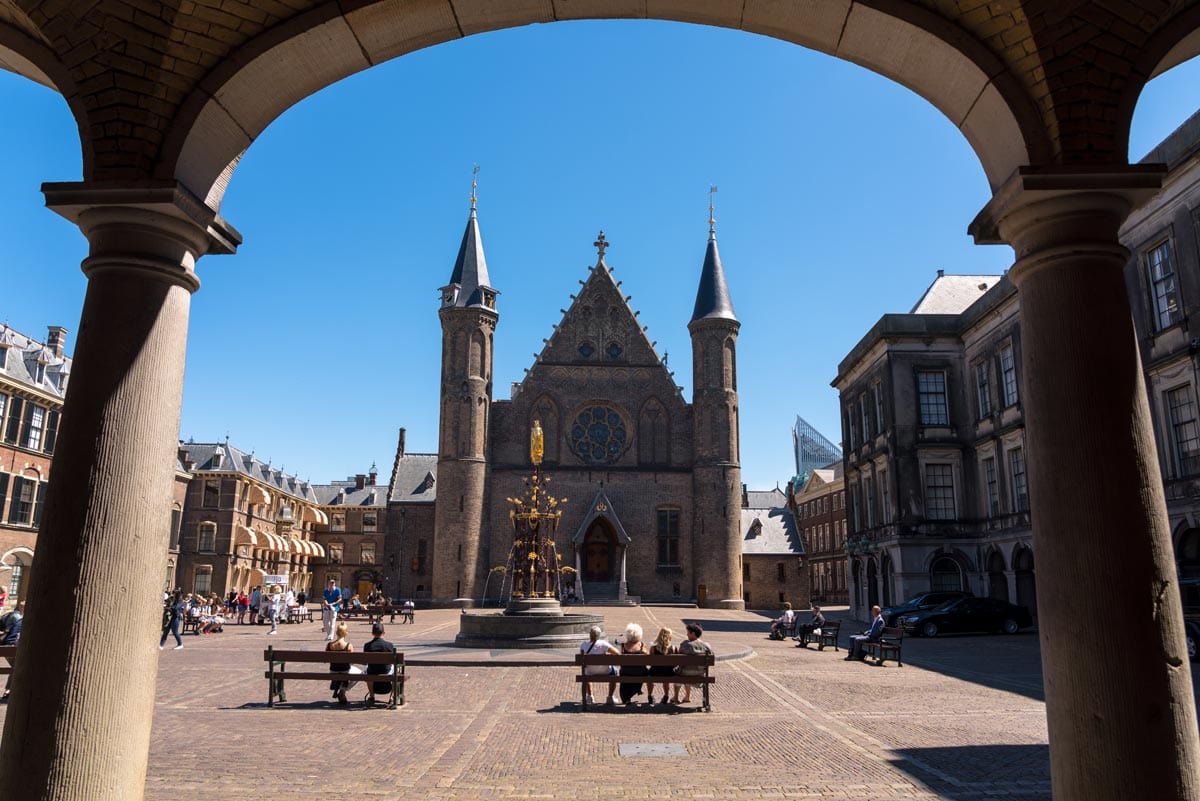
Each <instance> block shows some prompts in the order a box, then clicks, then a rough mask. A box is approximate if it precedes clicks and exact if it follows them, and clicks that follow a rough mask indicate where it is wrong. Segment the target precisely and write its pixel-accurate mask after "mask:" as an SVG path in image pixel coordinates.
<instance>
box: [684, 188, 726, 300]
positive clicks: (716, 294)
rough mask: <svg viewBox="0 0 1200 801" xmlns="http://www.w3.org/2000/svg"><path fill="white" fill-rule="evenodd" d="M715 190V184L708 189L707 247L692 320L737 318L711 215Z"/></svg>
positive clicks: (715, 223) (714, 223)
mask: <svg viewBox="0 0 1200 801" xmlns="http://www.w3.org/2000/svg"><path fill="white" fill-rule="evenodd" d="M716 191H717V188H716V187H715V186H710V187H709V189H708V249H707V250H705V252H704V267H702V268H701V270H700V287H699V289H697V290H696V306H695V308H694V309H693V310H692V321H696V320H705V319H723V320H735V321H736V320H737V315H735V314H734V313H733V299H732V298H730V297H729V287H728V286H727V285H726V284H725V269H724V268H723V267H722V266H721V253H720V251H718V250H717V228H716V226H717V221H716V218H715V217H714V216H713V194H714V193H715V192H716Z"/></svg>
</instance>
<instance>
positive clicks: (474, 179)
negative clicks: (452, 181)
mask: <svg viewBox="0 0 1200 801" xmlns="http://www.w3.org/2000/svg"><path fill="white" fill-rule="evenodd" d="M477 186H479V165H478V164H476V165H475V169H473V170H471V211H475V201H476V200H478V198H476V197H475V187H477Z"/></svg>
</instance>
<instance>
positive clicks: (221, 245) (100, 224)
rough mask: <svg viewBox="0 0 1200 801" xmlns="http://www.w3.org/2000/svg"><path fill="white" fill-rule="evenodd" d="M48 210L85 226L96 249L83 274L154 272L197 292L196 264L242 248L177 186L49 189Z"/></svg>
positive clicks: (230, 230) (45, 187)
mask: <svg viewBox="0 0 1200 801" xmlns="http://www.w3.org/2000/svg"><path fill="white" fill-rule="evenodd" d="M42 193H43V194H44V195H45V197H46V206H47V207H48V208H50V209H53V210H54V211H56V212H57V213H58V214H60V215H62V216H63V217H65V218H66V219H68V220H70V221H71V222H73V223H75V224H76V225H78V226H79V228H80V230H81V231H82V232H83V234H84V236H86V237H87V239H88V243H89V245H90V248H89V254H88V258H87V259H85V260H84V262H83V271H84V273H85V274H86V275H88V276H89V277H90V276H92V275H93V274H95V273H97V272H101V271H113V270H120V271H130V270H142V271H148V272H149V273H151V274H153V275H154V277H156V278H158V279H161V280H165V281H169V282H171V283H176V284H179V285H181V286H184V287H186V288H187V289H188V290H189V291H192V292H194V291H196V289H198V288H199V286H200V280H199V279H198V278H197V277H196V273H195V264H196V260H197V259H199V258H200V257H201V256H203V255H205V254H206V253H215V254H231V253H234V252H235V251H236V250H237V246H238V245H240V244H241V242H242V236H241V234H240V233H238V231H237V229H235V228H234V227H233V226H231V225H229V224H228V223H227V222H226V221H225V220H224V219H222V218H221V216H220V215H219V214H218V213H217V212H216V211H215V210H214V209H211V208H209V207H208V206H207V205H206V204H205V203H204V202H203V201H202V200H200V199H199V198H198V197H196V196H195V195H194V194H192V193H191V192H190V191H188V190H187V189H186V188H185V187H184V186H183V185H182V184H180V183H178V182H176V181H139V182H124V181H122V182H108V181H95V182H87V183H44V184H42Z"/></svg>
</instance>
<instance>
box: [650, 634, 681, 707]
mask: <svg viewBox="0 0 1200 801" xmlns="http://www.w3.org/2000/svg"><path fill="white" fill-rule="evenodd" d="M672 636H673V633H672V632H671V630H670V629H668V628H666V627H664V628H661V629H659V630H658V637H657V638H656V639H655V640H654V645H651V646H650V653H652V654H654V655H655V656H666V655H667V654H674V653H678V651H677V650H676V648H675V646H673V645H671V637H672ZM650 675H651V676H674V675H675V668H673V667H672V666H671V665H651V667H650ZM657 683H658V682H653V681H652V682H647V686H648V687H649V688H650V689H649V694H648V695H647V696H646V703H648V704H653V703H654V685H655V684H657ZM670 692H671V682H669V681H665V680H664V681H663V683H662V700H661V701H659V703H660V704H666V703H669V700H668V698H667V695H668V694H669V693H670Z"/></svg>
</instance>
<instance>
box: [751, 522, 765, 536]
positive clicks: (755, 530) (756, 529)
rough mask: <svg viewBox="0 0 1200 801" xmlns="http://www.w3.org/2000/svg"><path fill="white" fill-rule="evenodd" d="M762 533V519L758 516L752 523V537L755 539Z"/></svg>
mask: <svg viewBox="0 0 1200 801" xmlns="http://www.w3.org/2000/svg"><path fill="white" fill-rule="evenodd" d="M761 534H762V521H761V520H759V519H758V518H757V517H756V518H754V522H753V523H751V524H750V538H751V539H754V538H756V537H758V536H759V535H761Z"/></svg>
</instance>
